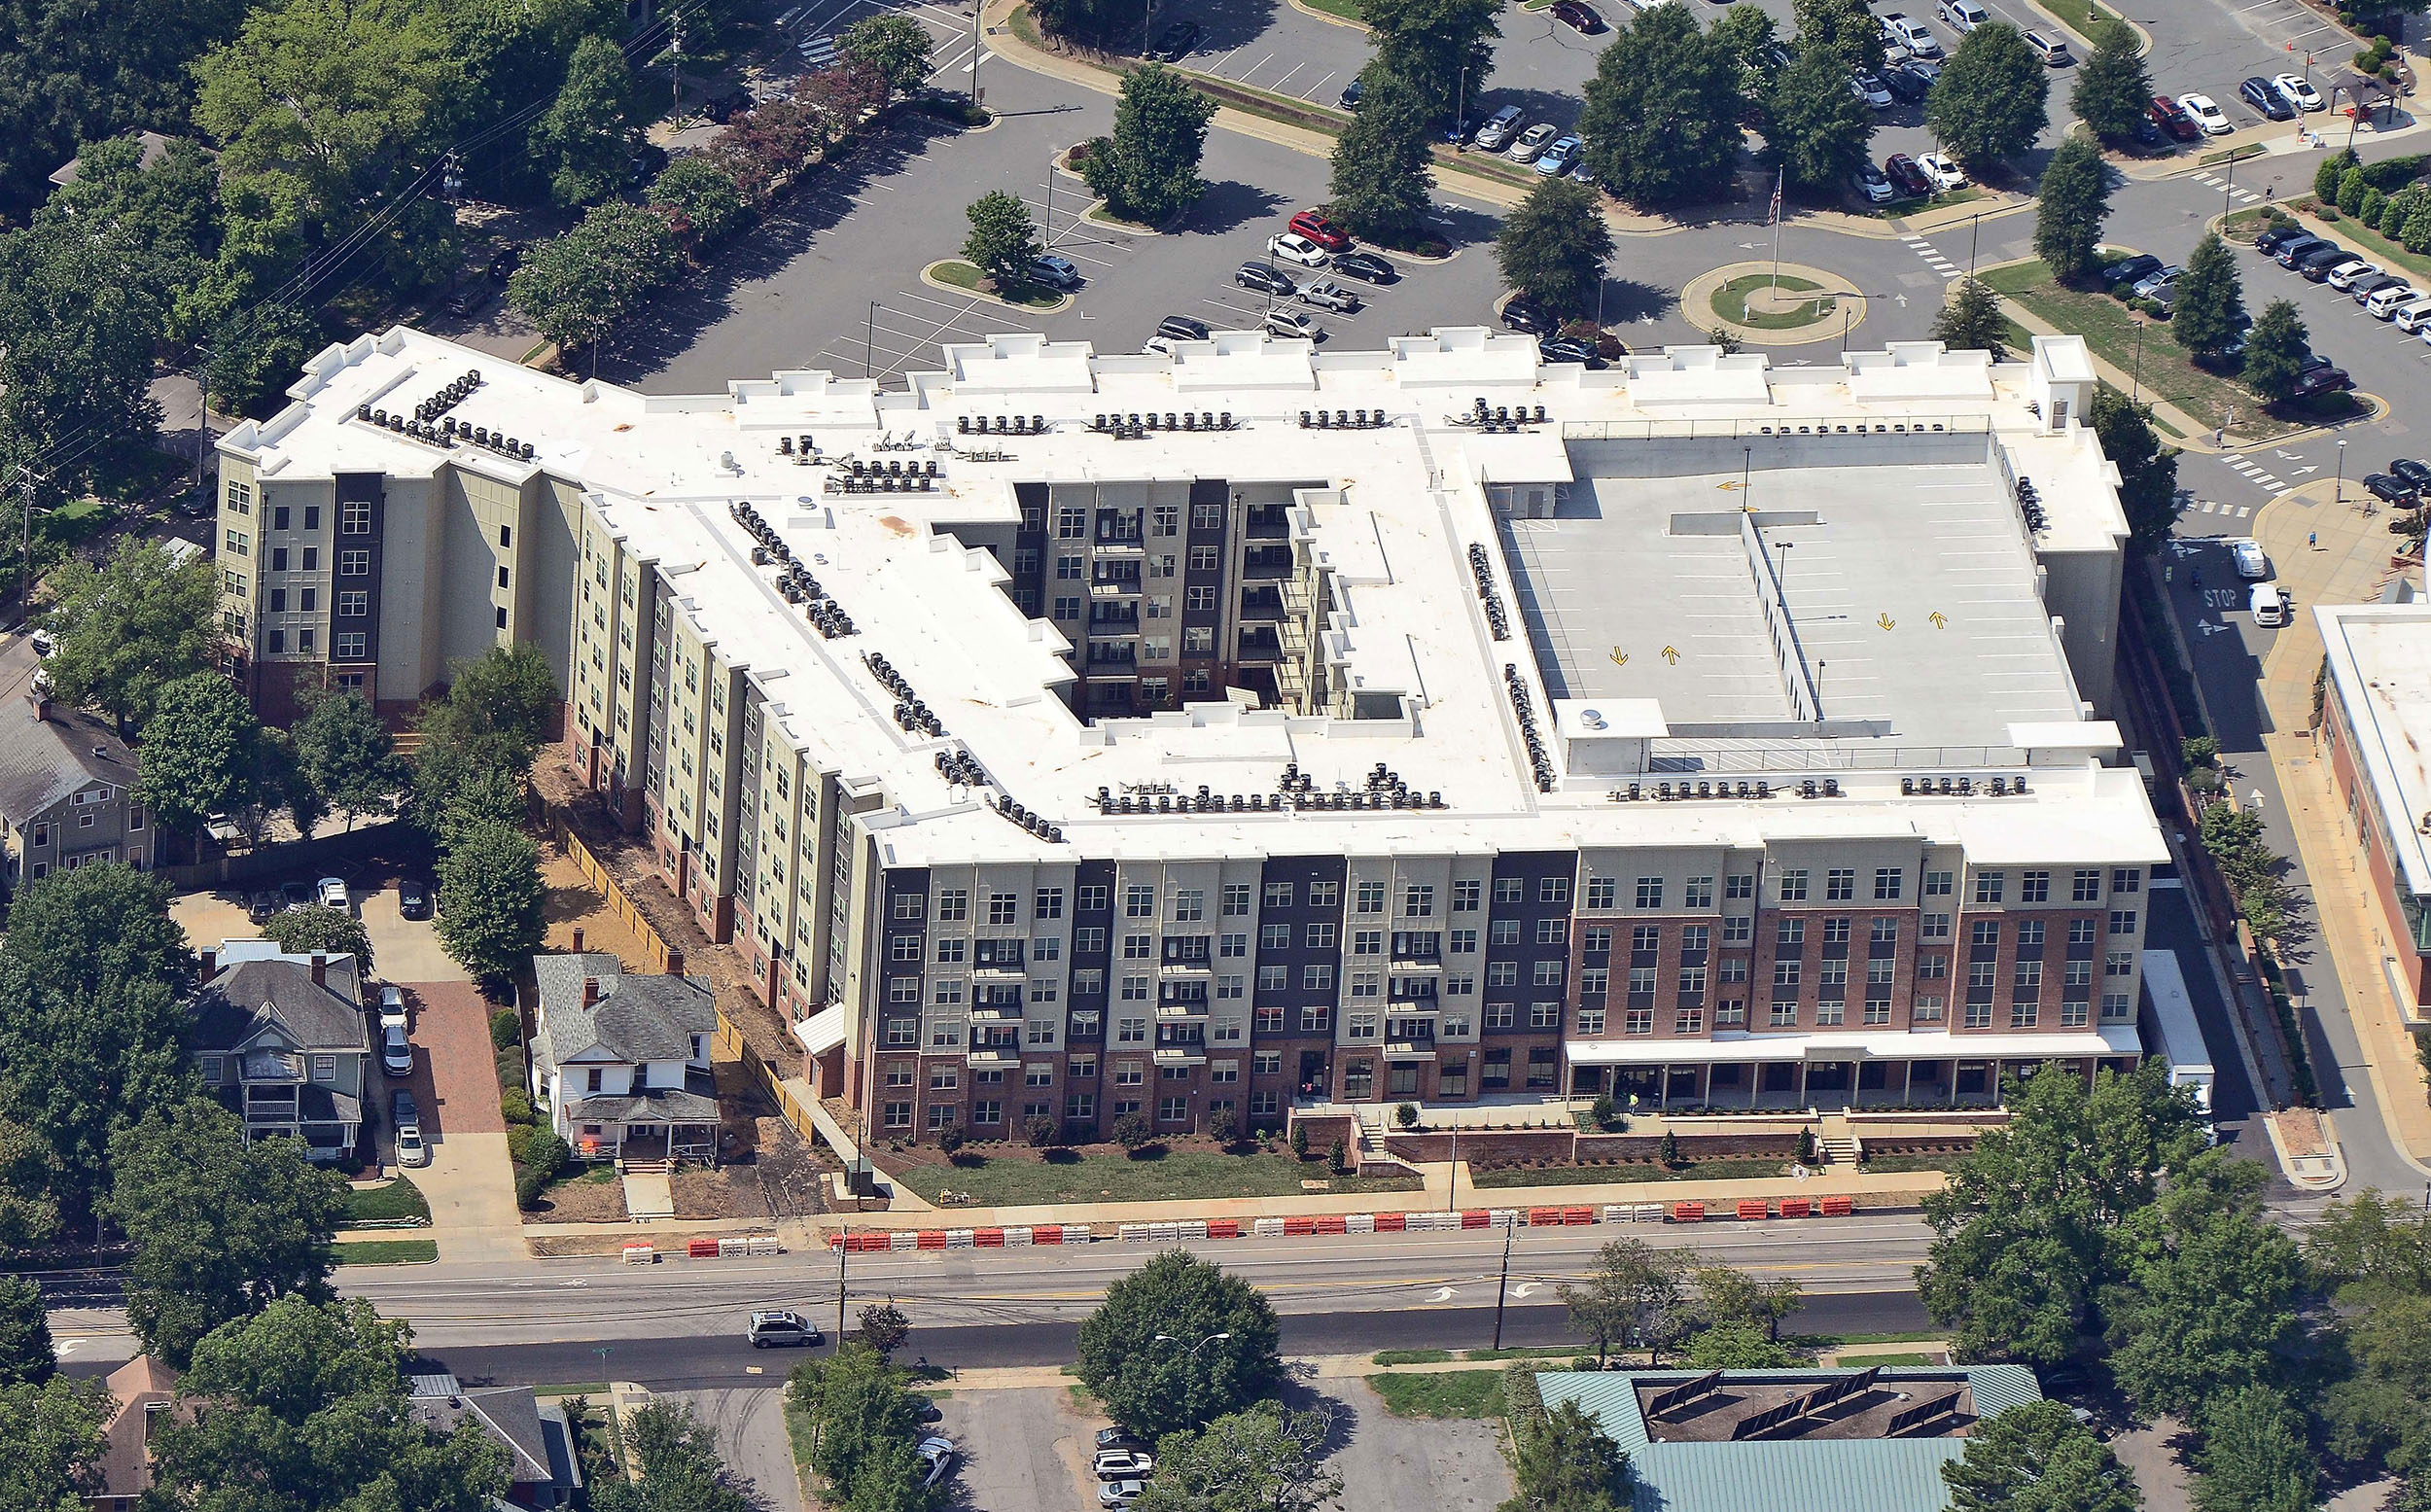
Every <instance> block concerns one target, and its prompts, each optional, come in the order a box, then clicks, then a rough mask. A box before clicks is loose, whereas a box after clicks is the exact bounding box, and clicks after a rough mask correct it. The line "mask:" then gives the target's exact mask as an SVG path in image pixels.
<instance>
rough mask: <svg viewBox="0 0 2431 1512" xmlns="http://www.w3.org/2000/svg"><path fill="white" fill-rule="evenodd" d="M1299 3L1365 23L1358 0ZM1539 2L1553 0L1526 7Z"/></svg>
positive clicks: (1313, 9) (1529, 3)
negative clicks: (1360, 13)
mask: <svg viewBox="0 0 2431 1512" xmlns="http://www.w3.org/2000/svg"><path fill="white" fill-rule="evenodd" d="M1300 3H1301V4H1302V5H1305V6H1307V7H1308V8H1309V9H1310V10H1312V11H1322V12H1324V13H1325V14H1326V15H1327V16H1339V17H1341V18H1343V19H1344V20H1346V21H1357V22H1359V24H1361V25H1362V26H1363V25H1365V24H1367V22H1366V18H1363V17H1361V16H1360V15H1359V5H1358V0H1300ZM1540 3H1541V4H1544V5H1551V4H1552V3H1553V0H1528V8H1529V9H1530V10H1532V11H1533V10H1534V9H1535V8H1536V7H1537V5H1538V4H1540Z"/></svg>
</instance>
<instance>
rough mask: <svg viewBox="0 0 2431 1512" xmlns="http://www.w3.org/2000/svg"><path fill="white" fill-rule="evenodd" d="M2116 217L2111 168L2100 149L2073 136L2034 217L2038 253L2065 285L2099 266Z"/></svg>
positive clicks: (2055, 160) (2046, 176) (2049, 173)
mask: <svg viewBox="0 0 2431 1512" xmlns="http://www.w3.org/2000/svg"><path fill="white" fill-rule="evenodd" d="M2109 215H2110V166H2109V164H2107V163H2105V162H2103V161H2102V160H2101V154H2100V153H2099V152H2097V151H2096V150H2095V148H2094V144H2093V143H2091V142H2089V141H2087V140H2086V139H2085V138H2083V137H2081V136H2070V137H2068V138H2067V139H2065V140H2064V141H2062V142H2061V144H2060V146H2059V149H2058V150H2057V151H2055V152H2054V153H2053V154H2052V155H2051V162H2050V164H2049V165H2048V166H2046V167H2045V168H2044V169H2043V182H2042V186H2041V190H2040V193H2039V197H2038V201H2037V206H2036V210H2035V216H2034V252H2035V255H2036V256H2037V257H2040V258H2041V259H2042V260H2043V264H2044V265H2045V266H2047V267H2049V268H2050V269H2051V271H2052V274H2053V276H2055V277H2057V278H2059V279H2060V280H2061V282H2063V283H2064V282H2067V281H2069V280H2072V279H2076V278H2082V277H2083V276H2085V273H2086V272H2087V270H2089V269H2090V268H2091V267H2092V266H2093V265H2094V249H2095V247H2096V246H2097V245H2099V244H2100V242H2101V225H2102V222H2103V221H2105V220H2107V219H2108V218H2109Z"/></svg>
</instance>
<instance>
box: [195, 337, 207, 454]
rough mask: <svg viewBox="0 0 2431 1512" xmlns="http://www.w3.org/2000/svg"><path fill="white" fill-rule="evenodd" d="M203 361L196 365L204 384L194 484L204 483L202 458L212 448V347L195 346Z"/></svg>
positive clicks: (197, 418)
mask: <svg viewBox="0 0 2431 1512" xmlns="http://www.w3.org/2000/svg"><path fill="white" fill-rule="evenodd" d="M194 351H195V352H196V353H198V354H199V355H200V356H201V358H202V361H200V362H198V363H196V364H195V365H194V378H195V381H196V382H198V383H200V384H201V385H202V403H201V404H200V405H199V406H198V407H197V408H196V409H195V410H194V484H195V486H196V487H200V486H201V484H202V459H203V457H204V455H205V454H206V453H208V452H209V451H210V450H211V348H209V347H207V346H198V347H195V348H194Z"/></svg>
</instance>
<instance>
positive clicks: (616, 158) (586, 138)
mask: <svg viewBox="0 0 2431 1512" xmlns="http://www.w3.org/2000/svg"><path fill="white" fill-rule="evenodd" d="M639 115H640V109H639V107H638V104H637V102H636V101H635V99H634V97H633V70H632V69H631V68H630V67H628V66H627V65H626V63H625V60H624V52H623V50H622V49H620V48H618V47H617V45H616V43H614V42H612V41H610V40H609V39H608V38H607V37H604V36H589V37H584V38H583V39H582V40H581V42H579V43H577V44H576V45H575V49H574V56H573V57H572V59H570V60H569V61H568V63H567V65H566V82H565V83H564V85H562V86H561V87H559V88H558V90H557V98H556V99H555V100H554V101H552V102H550V104H549V107H548V109H547V110H546V112H544V113H543V114H542V116H541V119H540V121H539V122H538V123H535V124H534V126H533V128H532V149H533V151H534V152H535V153H537V154H539V155H540V157H541V158H542V160H543V161H545V162H547V163H549V164H550V165H551V167H550V171H549V176H548V192H549V194H550V197H552V198H554V199H555V200H556V201H557V203H559V204H561V205H567V206H573V207H579V206H582V205H590V204H597V203H598V202H599V201H601V200H603V199H605V198H607V197H608V196H609V195H611V194H614V193H617V190H619V189H621V188H623V187H624V181H625V174H626V171H627V170H626V165H627V163H628V162H629V161H630V160H631V158H632V156H633V148H634V145H635V144H636V143H637V142H639V141H640V140H641V133H640V131H639V130H638V129H637V118H638V117H639Z"/></svg>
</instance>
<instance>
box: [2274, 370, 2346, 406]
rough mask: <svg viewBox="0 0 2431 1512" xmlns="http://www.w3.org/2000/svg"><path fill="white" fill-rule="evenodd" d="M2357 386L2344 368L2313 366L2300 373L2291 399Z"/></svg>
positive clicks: (2341, 391) (2330, 392)
mask: <svg viewBox="0 0 2431 1512" xmlns="http://www.w3.org/2000/svg"><path fill="white" fill-rule="evenodd" d="M2354 386H2355V380H2354V379H2353V378H2351V377H2349V376H2347V372H2346V369H2343V368H2313V369H2308V370H2307V371H2305V372H2304V373H2302V374H2300V375H2299V376H2298V377H2297V379H2296V386H2295V389H2294V391H2293V392H2292V393H2290V394H2289V395H2288V398H2290V399H2310V398H2312V397H2313V396H2314V395H2316V394H2338V393H2343V392H2344V391H2345V390H2347V389H2351V388H2353V387H2354Z"/></svg>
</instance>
